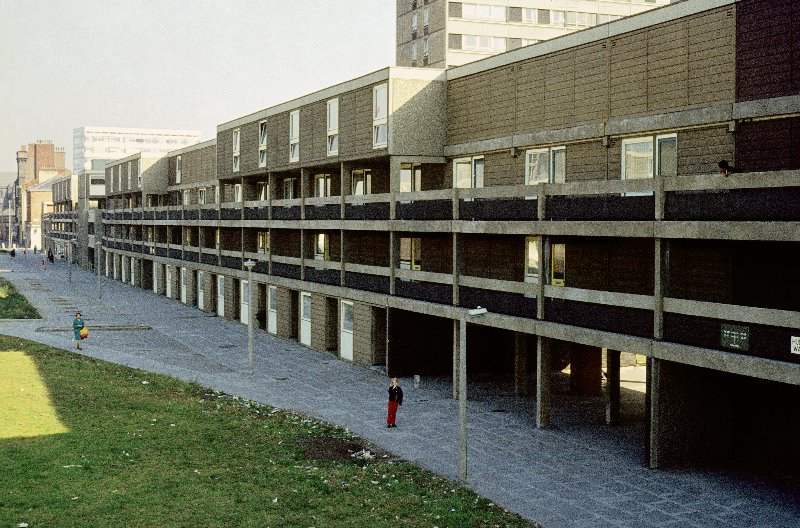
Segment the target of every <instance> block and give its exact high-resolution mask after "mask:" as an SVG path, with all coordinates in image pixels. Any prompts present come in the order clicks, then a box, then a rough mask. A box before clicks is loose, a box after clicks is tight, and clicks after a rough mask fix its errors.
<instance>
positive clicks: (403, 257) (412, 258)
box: [400, 237, 422, 271]
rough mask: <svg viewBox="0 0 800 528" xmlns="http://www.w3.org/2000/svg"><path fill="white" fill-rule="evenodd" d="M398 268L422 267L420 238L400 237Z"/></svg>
mask: <svg viewBox="0 0 800 528" xmlns="http://www.w3.org/2000/svg"><path fill="white" fill-rule="evenodd" d="M400 269H407V270H415V271H418V270H421V269H422V239H421V238H407V237H403V238H401V239H400Z"/></svg>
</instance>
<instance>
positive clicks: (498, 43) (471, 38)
mask: <svg viewBox="0 0 800 528" xmlns="http://www.w3.org/2000/svg"><path fill="white" fill-rule="evenodd" d="M461 49H465V50H474V51H491V52H502V51H505V50H506V39H505V38H504V37H490V36H487V35H461Z"/></svg>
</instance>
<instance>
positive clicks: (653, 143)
mask: <svg viewBox="0 0 800 528" xmlns="http://www.w3.org/2000/svg"><path fill="white" fill-rule="evenodd" d="M669 136H671V134H664V135H663V136H640V137H634V138H624V139H623V140H622V142H621V144H620V179H621V180H628V179H637V180H645V179H650V180H652V179H653V177H654V176H655V174H656V163H657V161H656V158H657V157H658V153H657V146H658V145H657V140H658V138H660V137H664V138H666V137H669ZM675 137H677V136H675ZM628 145H649V146H650V167H649V169H650V172H649V175H648V176H645V177H643V178H626V173H627V169H628V166H627V161H626V156H625V148H626V147H627V146H628ZM652 194H653V192H652V191H643V192H626V193H623V194H622V195H623V196H650V195H652Z"/></svg>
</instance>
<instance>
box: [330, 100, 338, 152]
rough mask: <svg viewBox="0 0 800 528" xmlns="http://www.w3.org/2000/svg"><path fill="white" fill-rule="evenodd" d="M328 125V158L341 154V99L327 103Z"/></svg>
mask: <svg viewBox="0 0 800 528" xmlns="http://www.w3.org/2000/svg"><path fill="white" fill-rule="evenodd" d="M327 117H328V120H327V123H328V142H327V144H328V156H337V155H338V154H339V98H338V97H337V98H335V99H331V100H329V101H328V103H327Z"/></svg>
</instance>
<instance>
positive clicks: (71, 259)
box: [69, 238, 78, 282]
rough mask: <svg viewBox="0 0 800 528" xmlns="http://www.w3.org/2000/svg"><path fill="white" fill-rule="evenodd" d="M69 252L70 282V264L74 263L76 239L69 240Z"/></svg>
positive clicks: (70, 271) (70, 277) (70, 275)
mask: <svg viewBox="0 0 800 528" xmlns="http://www.w3.org/2000/svg"><path fill="white" fill-rule="evenodd" d="M69 245H70V249H71V250H72V251H71V254H70V259H69V281H70V282H72V266H74V265H75V252H76V251H77V247H78V241H77V240H75V239H74V238H73V239H72V240H70V241H69Z"/></svg>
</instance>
